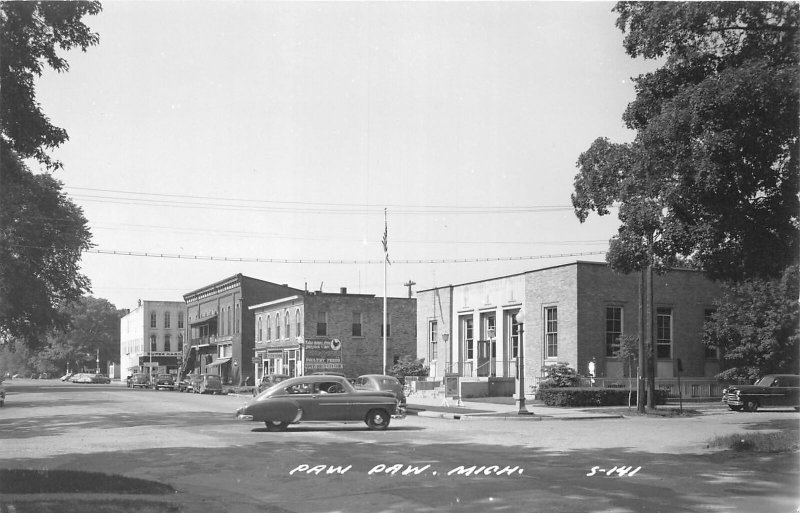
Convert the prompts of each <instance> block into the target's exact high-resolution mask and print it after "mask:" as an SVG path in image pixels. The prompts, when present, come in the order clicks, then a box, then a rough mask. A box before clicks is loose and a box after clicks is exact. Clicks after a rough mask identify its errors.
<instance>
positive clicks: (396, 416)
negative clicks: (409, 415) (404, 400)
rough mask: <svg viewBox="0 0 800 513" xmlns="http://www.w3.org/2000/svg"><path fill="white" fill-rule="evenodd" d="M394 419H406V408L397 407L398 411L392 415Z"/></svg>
mask: <svg viewBox="0 0 800 513" xmlns="http://www.w3.org/2000/svg"><path fill="white" fill-rule="evenodd" d="M392 418H393V419H400V420H402V419H404V418H406V409H405V408H404V407H400V408H397V412H396V413H395V414H394V415H392Z"/></svg>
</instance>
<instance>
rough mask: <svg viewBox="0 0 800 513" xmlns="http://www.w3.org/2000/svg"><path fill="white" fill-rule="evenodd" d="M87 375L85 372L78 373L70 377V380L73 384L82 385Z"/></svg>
mask: <svg viewBox="0 0 800 513" xmlns="http://www.w3.org/2000/svg"><path fill="white" fill-rule="evenodd" d="M85 375H86V374H85V373H83V372H76V373H74V374H73V375H72V376H70V378H69V380H70V381H71V382H73V383H80V382H81V381H80V380H82V379H84V376H85Z"/></svg>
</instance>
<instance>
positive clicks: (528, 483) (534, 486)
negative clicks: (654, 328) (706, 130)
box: [0, 381, 800, 513]
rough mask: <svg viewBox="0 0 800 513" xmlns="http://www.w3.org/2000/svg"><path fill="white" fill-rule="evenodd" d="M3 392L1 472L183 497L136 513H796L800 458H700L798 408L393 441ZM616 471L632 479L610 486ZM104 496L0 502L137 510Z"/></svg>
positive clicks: (501, 426)
mask: <svg viewBox="0 0 800 513" xmlns="http://www.w3.org/2000/svg"><path fill="white" fill-rule="evenodd" d="M6 389H7V391H8V398H7V399H8V400H7V406H6V408H4V409H2V410H0V469H20V468H26V469H49V470H51V471H56V470H76V471H91V472H102V473H104V474H116V475H120V476H125V477H128V478H140V479H144V480H148V481H150V482H157V483H165V484H168V485H170V486H171V487H173V488H174V489H175V493H174V494H171V495H166V496H165V495H158V496H156V495H146V496H130V495H129V496H126V497H125V498H127V499H128V502H130V503H131V504H132V506H130V508H131V509H130V511H158V512H160V511H187V512H190V511H191V512H193V513H194V512H205V511H209V512H220V511H228V512H243V513H244V512H251V511H275V512H284V511H292V512H309V513H313V512H339V511H341V512H360V511H381V512H406V511H409V512H410V511H414V512H426V511H476V512H478V511H480V512H483V511H497V512H506V511H508V512H516V511H526V512H534V511H536V512H538V511H545V512H549V511H554V512H561V511H564V512H567V511H569V512H595V511H603V512H620V513H621V512H639V511H664V512H673V511H676V512H681V511H685V512H708V511H726V512H728V511H743V512H745V511H746V512H754V511H759V512H773V511H774V512H794V511H797V508H798V504H799V502H798V492H797V490H798V486H799V485H800V479H799V478H798V474H799V473H798V469H799V468H800V461H798V456H797V454H782V455H760V456H754V455H752V454H746V453H731V452H728V451H715V450H711V449H709V448H708V447H707V442H708V440H709V439H711V438H713V437H714V436H717V435H726V434H731V433H740V432H745V431H752V430H777V429H785V428H794V429H796V428H797V426H798V419H800V416H799V415H798V414H797V413H795V412H793V411H775V412H758V413H752V414H751V413H746V414H742V413H739V414H736V413H733V412H728V411H726V410H723V409H713V410H709V411H708V413H707V414H706V415H703V416H702V417H694V418H668V419H654V418H625V419H603V420H584V421H538V422H537V421H520V420H502V419H500V420H497V419H495V420H489V419H486V420H474V421H473V420H470V421H456V420H447V419H438V418H426V417H414V416H409V417H407V418H406V419H405V420H403V421H395V422H393V424H392V426H391V427H390V429H389V430H388V431H386V432H373V431H369V430H367V429H366V426H364V425H363V424H346V425H343V424H318V425H304V424H301V425H298V426H292V427H291V428H290V429H289V431H287V432H285V433H267V432H266V430H265V429H264V428H263V425H260V424H256V423H244V422H237V421H234V420H233V419H232V413H233V411H234V410H235V409H236V408H237V407H238V405H240V404H242V403H243V402H245V401H246V400H247V398H239V397H234V396H199V395H191V394H180V393H177V392H155V391H149V390H147V391H142V390H136V391H134V390H129V389H126V388H124V387H120V386H119V385H111V386H104V385H78V384H70V383H66V384H64V383H60V382H53V381H46V382H39V383H37V382H35V381H30V382H22V381H21V382H13V383H7V384H6ZM615 466H616V467H623V468H625V469H627V470H628V475H625V476H620V475H618V474H616V473H615V474H614V475H611V476H608V475H606V471H607V470H610V469H612V468H613V467H615ZM473 467H474V470H473V471H472V472H470V469H472V468H473ZM482 467H483V468H482ZM481 468H482V469H481ZM479 469H481V471H480V472H477V471H478V470H479ZM600 469H604V471H601V470H600ZM637 469H638V470H637ZM112 488H113V487H112ZM107 492H108V495H102V494H96V495H90V494H80V496H77V495H74V494H73V495H67V496H60V495H59V496H55V495H18V494H5V495H3V496H0V513H5V511H6V510H4V509H3V504H5V505H6V507H7V506H8V505H9V504H11V505H13V506H14V510H15V511H17V512H18V513H24V512H25V511H37V512H39V511H45V510H46V508H44V506H43V504H45V503H48V501H50V502H49V503H53V504H55V503H58V507H55V506H54V507H53V509H52V510H53V511H59V512H60V513H69V512H70V511H86V510H88V509H94V510H95V511H101V510H99V509H98V501H99V500H100V498H103V499H104V500H108V501H110V502H109V503H110V504H112V505H113V508H112V509H107V510H102V511H114V512H122V511H129V509H126V508H127V507H128V506H126V504H127V503H123V502H122V496H120V495H119V494H118V493H116V491H115V490H114V489H109V490H107ZM59 501H60V502H59ZM89 503H91V508H89V506H88V505H89ZM70 508H71V509H70ZM114 508H115V509H114Z"/></svg>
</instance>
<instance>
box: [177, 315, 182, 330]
mask: <svg viewBox="0 0 800 513" xmlns="http://www.w3.org/2000/svg"><path fill="white" fill-rule="evenodd" d="M178 329H179V330H182V329H183V312H178Z"/></svg>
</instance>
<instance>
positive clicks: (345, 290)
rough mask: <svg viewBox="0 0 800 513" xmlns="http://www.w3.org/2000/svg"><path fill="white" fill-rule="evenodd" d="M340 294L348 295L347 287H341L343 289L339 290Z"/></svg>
mask: <svg viewBox="0 0 800 513" xmlns="http://www.w3.org/2000/svg"><path fill="white" fill-rule="evenodd" d="M339 293H340V294H342V295H345V294H347V287H341V288H340V289H339Z"/></svg>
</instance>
